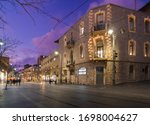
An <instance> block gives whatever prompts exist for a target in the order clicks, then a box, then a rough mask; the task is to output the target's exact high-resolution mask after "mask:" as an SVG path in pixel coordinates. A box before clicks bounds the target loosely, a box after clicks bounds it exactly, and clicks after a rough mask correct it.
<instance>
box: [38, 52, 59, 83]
mask: <svg viewBox="0 0 150 125" xmlns="http://www.w3.org/2000/svg"><path fill="white" fill-rule="evenodd" d="M59 55H60V53H59V52H58V51H57V54H55V52H54V53H52V54H50V55H49V56H47V57H46V58H44V59H43V60H42V62H41V78H42V81H49V79H50V77H51V76H52V75H54V74H55V75H56V76H59V74H60V67H59V66H60V63H59V62H60V56H59Z"/></svg>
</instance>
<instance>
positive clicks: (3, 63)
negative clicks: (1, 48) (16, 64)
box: [0, 56, 9, 83]
mask: <svg viewBox="0 0 150 125" xmlns="http://www.w3.org/2000/svg"><path fill="white" fill-rule="evenodd" d="M8 69H9V57H4V56H3V57H0V83H3V82H5V81H6V80H7V72H8Z"/></svg>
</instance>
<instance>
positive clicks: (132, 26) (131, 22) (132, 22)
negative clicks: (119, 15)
mask: <svg viewBox="0 0 150 125" xmlns="http://www.w3.org/2000/svg"><path fill="white" fill-rule="evenodd" d="M128 26H129V31H130V32H135V30H136V25H135V16H134V15H129V16H128Z"/></svg>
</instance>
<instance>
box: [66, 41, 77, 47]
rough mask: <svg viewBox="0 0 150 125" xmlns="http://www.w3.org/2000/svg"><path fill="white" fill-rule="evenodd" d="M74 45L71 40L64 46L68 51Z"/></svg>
mask: <svg viewBox="0 0 150 125" xmlns="http://www.w3.org/2000/svg"><path fill="white" fill-rule="evenodd" d="M74 44H75V41H74V40H72V39H71V40H69V41H67V43H66V46H67V48H68V49H70V48H72V47H73V46H74Z"/></svg>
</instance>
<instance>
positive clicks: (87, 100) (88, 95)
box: [0, 81, 150, 108]
mask: <svg viewBox="0 0 150 125" xmlns="http://www.w3.org/2000/svg"><path fill="white" fill-rule="evenodd" d="M4 88H5V84H1V85H0V93H1V94H0V107H11V108H12V107H14V108H16V107H22V108H24V107H28V108H31V107H32V108H34V107H42V108H43V107H56V108H59V107H60V108H62V107H67V108H68V107H150V81H144V82H139V83H127V84H122V85H116V86H101V87H100V86H85V85H50V84H48V83H42V84H40V83H24V84H23V83H22V84H21V86H8V90H5V89H4Z"/></svg>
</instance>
